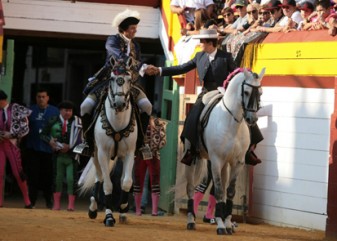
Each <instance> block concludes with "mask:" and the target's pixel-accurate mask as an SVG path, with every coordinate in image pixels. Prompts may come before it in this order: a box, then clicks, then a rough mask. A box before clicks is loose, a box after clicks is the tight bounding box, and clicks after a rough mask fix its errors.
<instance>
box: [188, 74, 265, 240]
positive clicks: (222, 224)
mask: <svg viewBox="0 0 337 241" xmlns="http://www.w3.org/2000/svg"><path fill="white" fill-rule="evenodd" d="M264 72H265V69H262V71H261V73H260V74H259V75H257V74H255V73H251V72H249V71H248V70H246V69H244V70H243V71H242V72H239V73H238V74H236V75H235V76H234V77H233V78H232V79H231V81H230V82H229V85H228V87H227V89H226V91H225V92H224V93H223V97H222V98H221V100H220V101H219V102H218V103H217V104H216V105H215V107H214V108H213V110H211V113H210V116H209V119H208V123H207V125H206V127H205V128H204V131H203V135H202V137H201V138H202V139H203V140H202V141H201V142H203V143H204V147H203V148H201V152H200V155H199V157H198V158H197V161H196V163H195V165H194V164H192V165H191V166H186V169H185V177H186V179H187V185H186V191H187V196H188V208H187V229H189V230H193V229H195V214H194V211H193V195H194V188H195V187H196V185H197V184H199V183H200V181H201V178H202V177H203V176H204V174H206V172H207V171H206V169H207V164H206V163H207V162H206V161H207V160H210V161H211V166H212V167H211V169H212V175H213V183H214V187H215V198H216V200H217V204H216V211H215V219H216V222H217V234H219V235H223V234H232V232H233V231H234V230H233V228H234V227H233V224H232V222H231V214H232V207H233V198H234V195H235V183H236V179H237V176H238V174H239V172H240V171H241V170H242V168H243V166H244V164H245V154H246V152H247V150H248V148H249V144H250V133H249V128H248V125H250V124H254V123H255V122H256V121H257V115H256V112H257V111H258V110H259V108H260V96H261V94H262V89H261V79H262V77H263V75H264ZM206 107H207V105H206ZM201 118H202V117H201ZM228 168H230V169H229V170H228ZM228 174H229V179H228ZM227 179H228V182H227ZM226 199H227V200H226Z"/></svg>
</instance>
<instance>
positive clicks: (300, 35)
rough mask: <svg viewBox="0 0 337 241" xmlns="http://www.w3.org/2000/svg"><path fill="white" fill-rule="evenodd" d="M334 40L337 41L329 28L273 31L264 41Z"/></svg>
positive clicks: (264, 42)
mask: <svg viewBox="0 0 337 241" xmlns="http://www.w3.org/2000/svg"><path fill="white" fill-rule="evenodd" d="M316 41H321V42H333V41H336V38H335V37H332V36H330V35H329V34H328V30H316V31H294V32H290V33H286V34H285V33H272V34H268V36H267V37H266V38H265V40H264V41H263V44H266V43H292V42H316Z"/></svg>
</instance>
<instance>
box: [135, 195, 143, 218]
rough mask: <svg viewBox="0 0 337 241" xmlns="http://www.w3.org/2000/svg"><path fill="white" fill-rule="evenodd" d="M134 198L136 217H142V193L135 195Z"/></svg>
mask: <svg viewBox="0 0 337 241" xmlns="http://www.w3.org/2000/svg"><path fill="white" fill-rule="evenodd" d="M134 198H135V204H136V215H137V216H141V215H142V209H141V201H142V193H134Z"/></svg>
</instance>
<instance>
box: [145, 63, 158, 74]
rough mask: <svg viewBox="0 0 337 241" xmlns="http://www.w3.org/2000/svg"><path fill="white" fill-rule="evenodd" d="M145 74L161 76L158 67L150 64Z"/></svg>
mask: <svg viewBox="0 0 337 241" xmlns="http://www.w3.org/2000/svg"><path fill="white" fill-rule="evenodd" d="M145 74H147V75H159V74H160V71H159V68H158V67H156V66H154V65H151V64H150V65H148V66H147V68H146V69H145Z"/></svg>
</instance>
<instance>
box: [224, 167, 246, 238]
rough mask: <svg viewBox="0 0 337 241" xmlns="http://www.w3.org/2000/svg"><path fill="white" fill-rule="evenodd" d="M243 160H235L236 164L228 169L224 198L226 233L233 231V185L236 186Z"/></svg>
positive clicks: (234, 190)
mask: <svg viewBox="0 0 337 241" xmlns="http://www.w3.org/2000/svg"><path fill="white" fill-rule="evenodd" d="M243 165H244V164H243V162H239V161H238V162H237V163H236V165H234V166H232V167H231V171H230V177H229V184H228V187H227V191H226V193H227V200H226V207H225V212H224V216H225V226H226V231H227V233H228V234H232V233H234V232H235V225H234V224H233V223H232V211H233V199H234V197H235V192H236V189H235V186H236V180H237V177H238V175H239V173H240V171H241V170H242V168H243Z"/></svg>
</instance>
